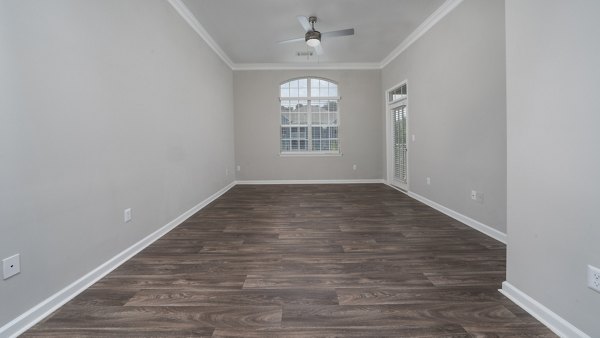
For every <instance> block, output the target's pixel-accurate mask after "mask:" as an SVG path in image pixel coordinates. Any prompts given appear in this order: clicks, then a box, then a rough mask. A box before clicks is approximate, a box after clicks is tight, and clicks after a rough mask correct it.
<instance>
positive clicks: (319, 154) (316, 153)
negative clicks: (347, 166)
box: [278, 151, 344, 157]
mask: <svg viewBox="0 0 600 338" xmlns="http://www.w3.org/2000/svg"><path fill="white" fill-rule="evenodd" d="M278 155H279V156H280V157H340V156H344V154H343V153H327V152H323V151H312V152H311V151H303V152H300V151H299V152H295V153H293V152H285V153H279V154H278Z"/></svg>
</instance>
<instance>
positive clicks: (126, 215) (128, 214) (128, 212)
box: [123, 208, 131, 223]
mask: <svg viewBox="0 0 600 338" xmlns="http://www.w3.org/2000/svg"><path fill="white" fill-rule="evenodd" d="M123 221H124V222H125V223H127V222H131V208H127V209H125V210H124V211H123Z"/></svg>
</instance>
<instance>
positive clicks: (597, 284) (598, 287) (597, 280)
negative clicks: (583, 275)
mask: <svg viewBox="0 0 600 338" xmlns="http://www.w3.org/2000/svg"><path fill="white" fill-rule="evenodd" d="M587 270H588V287H589V288H590V289H592V290H594V291H597V292H600V269H598V268H597V267H595V266H591V265H588V269H587Z"/></svg>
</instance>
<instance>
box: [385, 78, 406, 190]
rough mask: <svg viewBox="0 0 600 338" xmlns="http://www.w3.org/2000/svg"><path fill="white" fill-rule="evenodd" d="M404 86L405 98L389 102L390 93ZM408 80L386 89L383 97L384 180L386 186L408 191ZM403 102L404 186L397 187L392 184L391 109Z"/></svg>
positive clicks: (392, 141)
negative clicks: (404, 141) (404, 139)
mask: <svg viewBox="0 0 600 338" xmlns="http://www.w3.org/2000/svg"><path fill="white" fill-rule="evenodd" d="M403 85H406V98H404V99H401V100H396V101H393V102H389V101H388V99H389V96H390V92H391V91H393V90H394V89H397V88H398V87H400V86H403ZM408 90H409V89H408V80H404V81H402V82H400V83H398V84H396V85H394V86H393V87H391V88H389V89H387V90H386V91H385V96H384V100H385V102H384V106H385V153H386V180H387V184H388V185H391V186H394V187H396V188H399V189H402V190H405V191H410V179H409V177H410V175H409V174H410V173H409V165H408V164H409V159H410V151H409V148H410V146H409V144H410V140H411V135H410V133H409V131H410V123H409V122H410V117H409V115H410V114H409V112H410V109H409V105H408ZM401 102H403V103H404V104H405V105H406V186H405V187H403V186H398V185H395V184H394V144H393V143H394V135H393V130H392V128H393V127H394V125H393V123H392V109H393V108H396V107H397V106H399V103H401Z"/></svg>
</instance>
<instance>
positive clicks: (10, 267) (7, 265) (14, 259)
mask: <svg viewBox="0 0 600 338" xmlns="http://www.w3.org/2000/svg"><path fill="white" fill-rule="evenodd" d="M19 272H21V257H20V255H19V254H16V255H13V256H10V257H8V258H5V259H3V260H2V276H3V278H4V279H7V278H10V277H12V276H14V275H16V274H18V273H19Z"/></svg>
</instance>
